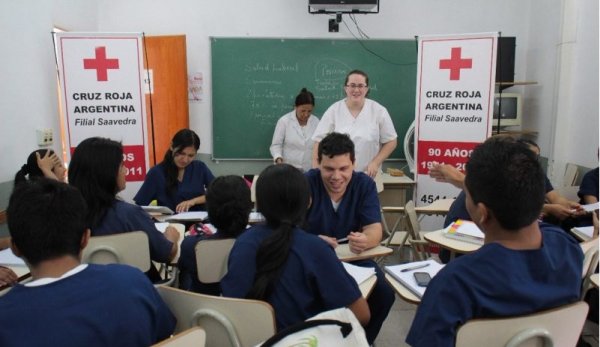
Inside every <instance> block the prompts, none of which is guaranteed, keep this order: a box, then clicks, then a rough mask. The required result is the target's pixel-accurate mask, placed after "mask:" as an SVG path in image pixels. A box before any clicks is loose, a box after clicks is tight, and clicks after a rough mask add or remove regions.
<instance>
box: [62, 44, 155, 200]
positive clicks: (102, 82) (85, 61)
mask: <svg viewBox="0 0 600 347" xmlns="http://www.w3.org/2000/svg"><path fill="white" fill-rule="evenodd" d="M56 43H57V48H58V68H59V77H60V83H61V94H62V95H61V96H62V101H63V115H62V125H63V130H64V133H65V135H66V136H65V141H66V143H65V144H64V146H65V147H66V148H67V151H66V152H67V158H65V161H67V162H68V161H69V158H70V155H71V153H72V152H73V151H74V150H75V147H76V146H77V144H79V143H80V142H81V141H82V140H84V139H86V138H88V137H92V136H101V137H108V138H110V139H112V140H115V141H121V142H122V143H123V151H124V155H123V160H124V164H125V167H126V168H127V181H128V182H140V181H143V180H144V178H145V177H146V171H147V168H148V150H147V143H148V142H147V134H146V105H145V96H144V93H143V90H144V89H143V87H144V86H143V80H144V67H143V46H142V36H141V34H138V33H134V34H131V33H128V34H114V33H111V34H104V33H57V34H56ZM136 190H137V189H136Z"/></svg>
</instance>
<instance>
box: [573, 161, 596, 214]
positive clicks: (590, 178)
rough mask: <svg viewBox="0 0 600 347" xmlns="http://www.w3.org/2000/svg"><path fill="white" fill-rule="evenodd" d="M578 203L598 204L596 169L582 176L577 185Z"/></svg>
mask: <svg viewBox="0 0 600 347" xmlns="http://www.w3.org/2000/svg"><path fill="white" fill-rule="evenodd" d="M577 195H578V196H579V199H581V200H580V201H579V203H581V204H584V205H588V204H595V203H597V202H598V168H595V169H592V170H590V171H588V172H586V174H585V175H583V179H582V180H581V184H580V185H579V192H577Z"/></svg>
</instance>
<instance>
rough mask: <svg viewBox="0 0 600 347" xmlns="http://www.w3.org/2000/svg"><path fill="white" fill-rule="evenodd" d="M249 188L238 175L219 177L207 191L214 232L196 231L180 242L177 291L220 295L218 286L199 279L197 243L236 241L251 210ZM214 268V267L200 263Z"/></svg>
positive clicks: (207, 206) (207, 204)
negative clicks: (215, 240)
mask: <svg viewBox="0 0 600 347" xmlns="http://www.w3.org/2000/svg"><path fill="white" fill-rule="evenodd" d="M253 205H254V204H253V203H252V200H251V199H250V188H249V187H248V184H246V181H244V179H243V178H242V177H240V176H234V175H229V176H220V177H217V178H215V180H214V181H212V183H211V184H210V185H209V186H208V189H207V190H206V210H207V212H208V220H209V221H210V224H212V225H213V226H214V227H215V228H217V232H216V233H214V234H212V233H211V232H210V231H204V230H196V235H190V236H187V237H186V238H185V239H184V240H183V242H182V243H181V255H180V256H179V263H178V265H177V267H178V268H179V288H181V289H185V290H189V291H193V292H197V293H202V294H209V295H221V286H220V284H219V283H202V282H200V281H199V280H198V267H197V265H196V250H195V247H196V244H197V243H198V242H201V241H203V240H211V239H227V238H237V237H238V236H239V235H240V234H241V233H242V232H243V231H244V230H246V226H247V225H248V217H249V215H250V211H251V210H252V207H253ZM201 266H213V264H201Z"/></svg>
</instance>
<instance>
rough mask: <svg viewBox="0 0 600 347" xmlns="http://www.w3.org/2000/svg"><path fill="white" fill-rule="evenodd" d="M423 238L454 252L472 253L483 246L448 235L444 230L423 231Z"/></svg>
mask: <svg viewBox="0 0 600 347" xmlns="http://www.w3.org/2000/svg"><path fill="white" fill-rule="evenodd" d="M423 238H425V240H427V241H428V242H431V243H435V244H437V245H440V247H443V248H446V249H448V250H450V251H452V252H458V253H471V252H474V251H476V250H478V249H479V248H481V245H476V244H474V243H470V242H465V241H461V240H457V239H451V238H449V237H446V236H444V234H443V230H436V231H432V232H430V233H423Z"/></svg>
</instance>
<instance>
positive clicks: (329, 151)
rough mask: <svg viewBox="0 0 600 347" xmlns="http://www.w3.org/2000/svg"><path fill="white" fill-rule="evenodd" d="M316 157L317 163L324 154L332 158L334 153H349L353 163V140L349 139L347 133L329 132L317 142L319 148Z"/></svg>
mask: <svg viewBox="0 0 600 347" xmlns="http://www.w3.org/2000/svg"><path fill="white" fill-rule="evenodd" d="M317 153H318V154H317V159H318V161H319V163H320V162H321V159H323V156H324V155H326V156H328V157H329V158H333V157H335V156H336V155H343V154H346V153H348V154H350V160H351V161H352V162H353V163H354V160H355V154H354V142H352V140H351V139H350V136H348V134H340V133H335V132H333V133H329V134H327V136H325V137H324V138H323V140H321V142H319V148H318V151H317Z"/></svg>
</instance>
